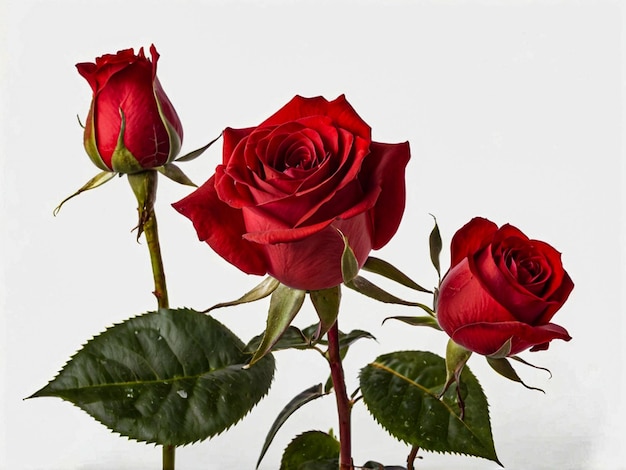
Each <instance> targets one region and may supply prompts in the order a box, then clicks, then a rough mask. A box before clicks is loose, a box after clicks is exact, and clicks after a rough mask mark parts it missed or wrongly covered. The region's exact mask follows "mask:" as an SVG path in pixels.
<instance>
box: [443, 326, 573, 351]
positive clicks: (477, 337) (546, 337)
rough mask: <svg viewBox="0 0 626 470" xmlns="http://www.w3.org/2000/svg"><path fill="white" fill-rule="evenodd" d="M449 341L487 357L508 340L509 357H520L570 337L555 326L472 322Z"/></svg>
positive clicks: (562, 329) (456, 332)
mask: <svg viewBox="0 0 626 470" xmlns="http://www.w3.org/2000/svg"><path fill="white" fill-rule="evenodd" d="M450 337H451V338H452V341H454V342H455V343H457V344H460V345H461V346H463V347H464V348H466V349H469V350H470V351H474V352H476V353H478V354H483V355H485V356H488V355H490V354H493V353H495V352H496V351H498V350H499V349H500V348H501V347H502V345H503V344H504V343H506V342H507V341H508V340H509V339H511V352H510V353H509V355H510V356H514V355H516V354H519V353H520V352H522V351H525V350H527V349H528V348H531V347H532V350H534V351H539V350H545V349H548V346H549V344H550V341H552V340H554V339H561V340H564V341H569V340H571V339H572V338H571V337H570V335H569V334H568V333H567V331H566V330H565V328H563V327H561V326H558V325H554V324H551V323H549V324H547V325H540V326H530V325H527V324H525V323H521V322H505V323H472V324H469V325H466V326H463V327H461V328H459V329H458V330H456V331H455V332H454V333H453V334H452V335H450Z"/></svg>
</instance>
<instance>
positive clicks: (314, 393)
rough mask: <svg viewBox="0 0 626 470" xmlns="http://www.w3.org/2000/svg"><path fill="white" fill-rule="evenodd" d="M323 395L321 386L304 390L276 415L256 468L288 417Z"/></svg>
mask: <svg viewBox="0 0 626 470" xmlns="http://www.w3.org/2000/svg"><path fill="white" fill-rule="evenodd" d="M324 395H325V393H324V391H323V390H322V384H317V385H314V386H312V387H310V388H307V389H306V390H304V391H302V392H300V393H299V394H298V395H296V396H295V397H294V398H293V399H292V400H291V401H290V402H289V403H287V405H286V406H285V407H284V408H283V409H282V410H281V412H280V413H278V416H277V417H276V419H275V420H274V423H272V426H271V427H270V430H269V431H268V433H267V437H266V438H265V442H264V443H263V448H262V449H261V455H259V460H258V461H257V463H256V466H257V468H258V467H259V464H260V463H261V460H263V457H264V456H265V453H266V452H267V449H269V446H270V444H271V443H272V441H273V440H274V437H275V436H276V433H277V432H278V430H279V429H280V428H281V427H282V425H283V424H285V422H286V421H287V419H289V417H290V416H291V415H292V414H294V413H295V412H296V411H297V410H298V409H300V408H301V407H302V406H304V405H306V404H307V403H309V402H310V401H313V400H315V399H317V398H320V397H323V396H324Z"/></svg>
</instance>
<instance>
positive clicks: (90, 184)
mask: <svg viewBox="0 0 626 470" xmlns="http://www.w3.org/2000/svg"><path fill="white" fill-rule="evenodd" d="M115 176H117V173H115V172H112V171H102V172H100V173H98V174H97V175H96V176H94V177H93V178H91V179H90V180H89V181H87V182H86V183H85V184H84V185H83V186H82V187H81V188H80V189H79V190H78V191H76V192H75V193H74V194H72V195H71V196H68V197H66V198H65V199H63V200H62V201H61V203H60V204H59V205H58V206H56V207H55V209H54V211H52V213H53V214H54V216H55V217H56V215H57V214H58V213H59V211H60V210H61V207H62V206H63V204H65V203H66V202H67V201H69V200H70V199H72V198H74V197H76V196H78V195H79V194H81V193H84V192H85V191H89V190H90V189H95V188H97V187H98V186H102V185H103V184H104V183H106V182H108V181H111V180H112V179H113V178H114V177H115Z"/></svg>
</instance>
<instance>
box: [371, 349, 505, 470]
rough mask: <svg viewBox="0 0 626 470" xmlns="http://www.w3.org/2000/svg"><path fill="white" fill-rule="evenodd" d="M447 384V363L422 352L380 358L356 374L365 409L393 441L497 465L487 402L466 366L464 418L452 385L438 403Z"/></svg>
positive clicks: (463, 380) (462, 387)
mask: <svg viewBox="0 0 626 470" xmlns="http://www.w3.org/2000/svg"><path fill="white" fill-rule="evenodd" d="M445 383H446V365H445V360H444V359H443V358H441V357H439V356H437V355H435V354H433V353H430V352H423V351H400V352H394V353H390V354H386V355H383V356H380V357H378V358H377V359H376V360H375V361H374V362H373V363H371V364H369V365H367V366H366V367H364V368H363V369H362V370H361V374H360V385H361V393H362V394H363V400H364V402H365V404H366V406H367V408H368V409H369V411H370V413H371V414H372V416H373V417H374V419H375V420H376V421H377V422H378V423H379V424H380V425H381V426H382V427H384V428H385V429H386V430H387V431H389V432H390V433H391V434H392V435H393V436H395V437H396V438H398V439H400V440H402V441H404V442H406V443H408V444H409V445H412V446H418V447H420V448H422V449H424V450H426V451H434V452H443V453H460V454H467V455H473V456H477V457H483V458H485V459H489V460H492V461H494V462H497V463H498V464H500V462H499V461H498V457H497V456H496V451H495V448H494V444H493V437H492V435H491V423H490V420H489V409H488V405H487V399H486V397H485V395H484V393H483V391H482V388H481V386H480V384H479V383H478V381H477V380H476V377H474V375H473V374H472V373H471V372H470V370H469V368H468V367H465V368H464V369H463V372H462V373H461V377H460V384H461V385H460V387H461V396H462V398H463V401H464V417H463V419H461V418H460V414H461V410H460V408H459V405H458V403H457V385H456V384H453V385H452V386H450V387H449V388H448V390H447V391H446V393H445V394H444V395H443V397H442V399H441V400H440V399H439V398H438V396H439V393H440V392H441V390H442V389H443V387H444V385H445ZM500 465H501V464H500Z"/></svg>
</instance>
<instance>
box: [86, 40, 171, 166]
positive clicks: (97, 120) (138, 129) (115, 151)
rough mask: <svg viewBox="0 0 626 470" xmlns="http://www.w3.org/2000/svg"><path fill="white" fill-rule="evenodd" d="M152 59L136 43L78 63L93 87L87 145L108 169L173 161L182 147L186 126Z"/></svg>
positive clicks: (98, 162) (153, 51)
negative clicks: (166, 91)
mask: <svg viewBox="0 0 626 470" xmlns="http://www.w3.org/2000/svg"><path fill="white" fill-rule="evenodd" d="M150 54H151V55H152V61H150V60H149V59H147V58H146V57H145V55H144V52H143V48H141V49H140V50H139V55H135V53H134V52H133V50H132V49H126V50H123V51H119V52H118V53H117V54H115V55H113V54H106V55H103V56H102V57H98V58H97V59H96V63H95V64H93V63H89V62H87V63H82V64H76V68H77V69H78V72H79V73H80V74H81V75H82V76H83V77H85V79H87V81H88V82H89V84H90V85H91V88H92V89H93V99H92V102H91V108H90V110H89V115H88V116H87V122H86V125H85V149H86V150H87V153H88V154H89V157H91V160H92V161H93V162H94V163H95V164H96V166H97V167H98V168H100V169H102V170H105V171H115V172H119V173H136V172H138V171H142V170H146V169H150V168H155V167H159V166H162V165H164V164H166V163H169V162H171V161H172V160H173V159H174V157H176V155H177V154H178V152H179V151H180V146H181V143H182V139H183V128H182V125H181V123H180V120H179V119H178V115H177V114H176V111H175V110H174V107H173V106H172V103H170V100H169V99H168V98H167V96H166V95H165V92H164V91H163V88H161V84H160V83H159V79H158V78H157V76H156V69H157V60H158V59H159V54H158V53H157V51H156V49H155V47H154V46H150Z"/></svg>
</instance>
